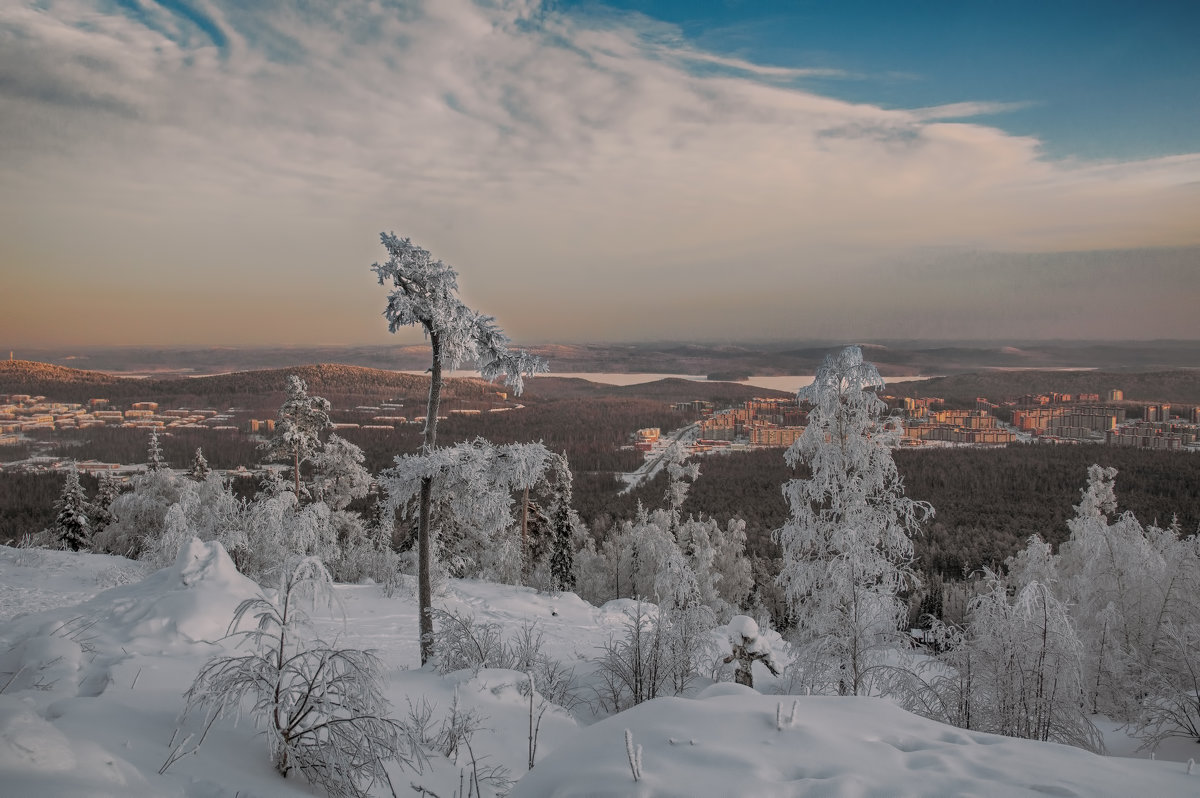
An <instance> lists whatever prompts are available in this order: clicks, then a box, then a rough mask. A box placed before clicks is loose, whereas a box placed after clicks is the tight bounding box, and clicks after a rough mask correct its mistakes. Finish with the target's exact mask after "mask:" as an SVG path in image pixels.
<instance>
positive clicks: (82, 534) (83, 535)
mask: <svg viewBox="0 0 1200 798" xmlns="http://www.w3.org/2000/svg"><path fill="white" fill-rule="evenodd" d="M54 509H55V517H54V537H55V539H57V540H58V542H59V545H61V546H62V547H63V548H65V549H70V550H71V551H80V550H83V549H87V548H88V547H89V546H90V545H91V534H90V531H89V527H90V522H89V520H88V503H87V496H86V495H85V494H84V492H83V486H82V485H80V484H79V471H78V470H77V469H76V468H75V464H74V463H72V464H71V467H70V468H68V469H67V479H66V482H65V483H63V489H62V493H60V494H59V496H58V501H57V502H55V504H54Z"/></svg>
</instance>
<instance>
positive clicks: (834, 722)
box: [0, 542, 1200, 798]
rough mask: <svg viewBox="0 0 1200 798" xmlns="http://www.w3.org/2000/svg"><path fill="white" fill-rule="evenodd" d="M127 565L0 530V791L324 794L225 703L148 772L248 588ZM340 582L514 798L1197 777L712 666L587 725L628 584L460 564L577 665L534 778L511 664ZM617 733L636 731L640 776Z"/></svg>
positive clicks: (344, 606)
mask: <svg viewBox="0 0 1200 798" xmlns="http://www.w3.org/2000/svg"><path fill="white" fill-rule="evenodd" d="M141 576H142V572H141V569H140V566H139V565H138V564H136V563H131V562H129V561H126V560H121V559H120V558H114V557H102V556H98V555H89V554H74V553H69V552H38V551H28V550H16V549H8V548H0V618H3V619H4V620H0V795H3V796H4V798H23V797H24V796H29V797H30V798H33V797H34V796H38V797H40V796H62V797H63V798H69V797H71V796H109V795H111V796H164V797H167V796H181V797H182V796H187V797H188V798H201V797H203V798H247V797H248V796H259V797H260V798H275V797H282V796H289V795H314V794H318V793H316V792H315V791H314V789H313V788H312V787H310V786H308V785H306V784H305V783H304V781H303V780H302V779H301V778H300V777H291V778H288V779H286V780H285V779H283V778H281V777H279V776H278V775H276V773H275V772H274V771H273V770H272V768H271V765H270V763H269V761H268V755H267V748H266V742H265V741H264V740H263V738H262V736H261V735H260V734H258V733H257V732H256V730H255V729H254V728H253V724H252V722H251V721H250V720H249V719H248V718H243V719H242V722H241V723H240V725H236V726H235V725H234V723H233V722H232V721H228V720H222V721H218V722H217V723H216V724H215V725H214V726H213V728H212V729H211V730H210V731H209V733H208V735H207V738H206V739H205V741H204V743H203V745H202V746H200V747H199V748H198V749H194V753H190V754H187V755H185V756H183V757H182V758H180V759H179V760H178V761H175V762H174V763H173V764H171V765H170V767H169V768H167V769H166V770H165V772H164V773H161V774H160V772H159V771H160V769H162V768H163V765H164V764H165V763H166V762H167V761H168V759H169V757H170V755H171V752H172V751H173V750H175V749H174V748H173V744H172V737H173V736H175V740H174V743H175V744H178V743H179V741H180V739H181V738H182V737H183V736H184V735H185V734H186V733H188V732H199V731H202V730H201V729H194V728H190V727H188V723H185V724H184V726H185V728H184V729H182V730H181V732H180V734H179V735H176V728H177V725H178V724H179V720H178V716H179V713H180V711H181V710H182V708H183V706H184V699H183V693H184V691H185V690H186V689H187V688H188V687H189V686H190V684H191V682H192V680H193V678H194V677H195V675H196V673H197V671H198V670H199V668H200V667H201V666H202V665H203V664H204V663H205V662H206V661H207V660H208V659H209V658H210V657H211V656H213V655H214V654H218V653H228V652H231V651H240V650H238V649H234V648H233V646H232V644H231V643H229V642H227V641H226V642H221V641H219V640H218V639H217V638H219V637H220V636H221V635H222V634H223V632H224V631H225V629H226V627H227V625H228V623H229V621H230V619H231V617H232V614H233V609H234V607H235V606H236V605H237V603H238V602H239V601H241V600H242V599H243V598H247V597H250V596H253V595H255V593H256V591H257V587H256V586H255V585H254V584H253V583H252V582H250V581H249V580H246V579H244V578H243V577H242V576H241V575H239V574H238V573H237V572H236V570H235V569H234V568H233V566H232V563H231V562H230V561H229V559H228V557H227V556H226V555H225V553H224V551H223V550H222V549H220V547H219V546H218V545H217V544H215V543H213V544H200V543H199V542H194V543H193V544H192V545H191V546H188V547H185V548H184V550H183V552H181V555H180V557H179V558H178V559H177V560H176V562H175V564H174V565H172V566H171V567H169V568H165V569H163V570H161V571H158V572H155V573H152V574H150V575H149V576H147V577H145V578H144V579H141ZM138 580H140V581H138ZM336 593H337V596H338V598H339V600H340V605H341V610H340V612H339V613H338V615H337V617H336V618H334V619H327V620H322V621H320V622H319V627H320V632H321V634H322V635H323V636H325V637H326V638H327V639H329V638H333V637H335V636H336V637H337V639H338V643H339V645H344V646H353V647H360V648H372V649H375V650H376V651H377V653H378V654H379V655H380V656H381V657H382V659H383V660H384V662H385V663H386V665H387V673H386V685H385V688H386V694H387V697H388V699H389V700H390V701H391V703H392V705H393V708H394V712H395V715H396V717H397V718H398V719H401V720H404V719H407V718H409V717H410V715H417V716H420V715H421V714H422V713H424V712H426V711H427V712H428V713H429V717H430V725H431V726H433V727H436V726H438V725H440V724H441V723H442V721H443V719H444V718H445V717H446V715H447V713H448V712H449V711H450V707H451V706H452V705H453V704H454V702H455V700H456V697H457V702H458V709H459V712H460V713H464V714H465V713H474V716H475V717H476V718H477V719H478V725H479V726H480V728H479V730H478V731H476V732H475V734H474V736H473V738H472V740H471V743H472V746H471V748H472V752H473V755H474V757H475V759H476V761H477V762H478V763H479V764H480V765H481V766H484V767H497V766H499V767H501V768H504V769H506V770H507V771H508V774H509V776H510V778H512V779H514V780H515V779H520V781H518V782H517V783H516V784H515V786H513V787H512V795H514V796H559V795H561V796H567V795H571V796H580V795H611V796H619V795H620V796H623V795H640V796H651V795H654V796H666V795H670V796H707V795H712V796H724V795H734V794H738V795H755V796H807V795H839V796H840V795H911V796H924V795H980V796H983V795H988V796H991V795H1062V796H1068V795H1078V796H1102V795H1113V796H1124V795H1134V794H1139V795H1147V796H1149V795H1154V796H1174V795H1179V796H1185V795H1186V796H1195V795H1197V794H1200V769H1197V772H1196V773H1195V774H1194V775H1188V774H1187V772H1186V770H1187V767H1186V765H1184V764H1182V763H1179V762H1167V761H1157V762H1152V761H1149V760H1148V759H1141V760H1135V759H1127V758H1117V757H1098V756H1095V755H1092V754H1088V753H1086V752H1083V751H1080V750H1077V749H1073V748H1068V747H1065V746H1060V745H1053V744H1041V743H1033V742H1028V741H1023V740H1012V739H1008V738H1003V737H996V736H992V735H986V734H978V733H973V732H966V731H963V730H961V729H955V728H952V727H948V726H943V725H940V724H937V723H934V722H931V721H928V720H925V719H922V718H918V717H915V716H913V715H909V714H907V713H905V712H903V711H901V710H899V709H897V708H895V707H894V706H892V705H890V704H888V703H886V702H884V701H881V700H877V699H866V698H857V699H838V698H826V697H800V698H792V697H789V696H777V695H760V694H758V693H755V692H753V691H750V690H748V689H746V688H742V687H737V686H734V685H732V684H726V683H721V684H716V685H712V686H709V687H707V688H705V689H703V690H701V692H700V693H699V694H698V696H697V698H694V699H676V698H668V699H657V700H654V701H651V702H648V703H645V704H642V705H640V706H638V707H636V708H634V709H633V710H629V711H627V712H624V713H621V714H619V715H617V716H613V717H610V718H608V719H605V720H601V721H600V722H597V723H591V721H592V720H593V717H592V713H591V712H590V710H589V709H588V708H587V699H588V698H589V697H594V693H593V692H592V691H590V690H589V685H590V684H594V683H593V682H592V679H591V667H592V666H591V665H590V663H589V661H588V660H589V658H591V657H593V656H595V655H596V653H597V649H598V647H599V646H601V645H602V644H603V643H604V642H605V641H606V640H608V639H609V637H610V636H611V635H613V634H616V633H618V632H619V631H620V630H621V629H622V628H623V625H624V623H625V621H626V616H625V614H624V612H625V611H626V610H628V609H629V607H628V604H629V602H613V603H610V604H608V605H605V607H603V608H596V607H592V606H591V605H588V604H586V603H585V602H583V601H581V600H579V599H578V598H577V597H575V596H574V595H569V594H568V595H560V596H547V595H544V594H538V593H536V592H535V591H533V590H531V589H528V588H514V587H507V586H501V585H493V584H488V583H481V582H469V581H461V582H460V581H452V582H450V583H449V584H448V585H447V587H446V589H445V591H444V593H443V594H442V596H441V597H440V598H439V599H438V600H437V602H436V603H438V604H439V606H442V607H445V608H446V609H447V610H450V611H458V612H460V613H469V614H471V615H473V616H474V618H475V619H476V621H477V622H481V623H495V624H498V625H499V626H500V627H501V628H502V629H503V630H504V632H505V633H507V634H512V633H515V632H516V631H518V630H519V629H520V628H521V627H522V625H523V624H526V623H529V622H536V624H537V629H538V630H539V631H540V632H541V634H542V637H543V650H544V651H545V652H546V653H547V654H549V655H550V656H551V657H553V658H555V659H558V660H560V661H562V663H563V664H564V665H565V666H566V667H567V668H574V669H575V674H576V678H577V682H578V686H577V690H576V695H577V697H578V699H579V701H578V704H577V707H576V710H575V715H574V716H573V715H572V714H571V713H569V712H567V711H566V710H563V709H560V708H555V707H550V708H547V710H546V713H545V714H544V715H542V718H541V723H540V727H539V728H538V736H537V765H536V767H535V768H534V770H533V771H532V772H530V773H529V774H528V775H526V771H527V767H528V756H529V750H528V749H529V699H528V697H527V695H528V694H527V691H526V690H525V687H524V686H525V680H526V678H527V677H526V676H525V675H524V674H522V673H518V672H517V671H512V670H499V669H484V670H480V671H479V672H478V673H474V672H471V671H459V672H455V673H451V674H448V675H446V676H441V675H439V674H438V673H436V672H435V671H433V670H432V669H419V668H417V667H416V662H417V657H418V654H417V651H418V649H417V640H416V627H417V624H416V607H415V603H414V601H413V600H412V599H411V597H409V596H406V595H401V596H399V597H396V598H391V599H389V598H386V597H384V596H383V595H382V593H381V591H380V589H379V588H378V587H376V586H373V585H354V586H338V588H337V590H336ZM343 614H344V620H343V617H342V615H343ZM764 673H765V672H764ZM763 684H764V685H765V687H764V689H770V687H771V682H769V681H768V680H763ZM793 704H794V706H795V714H794V717H793V715H792V713H793ZM189 722H191V721H189ZM589 723H591V725H587V724H589ZM626 729H628V730H629V731H630V732H631V736H632V740H633V744H634V746H635V749H636V746H641V748H642V762H641V768H642V778H641V780H640V781H638V782H636V783H635V782H634V780H633V776H632V772H631V769H630V763H629V760H628V756H627V751H626V738H625V730H626ZM182 750H184V751H189V750H193V748H192V746H187V747H185V748H184V749H182ZM469 766H470V761H469V758H468V757H467V754H466V753H465V752H460V753H459V754H458V755H457V761H453V760H452V759H451V758H447V757H444V756H433V757H431V758H430V760H429V762H428V763H427V764H426V765H425V766H424V767H423V768H422V771H421V772H415V771H412V770H401V769H400V768H399V767H394V768H392V772H391V777H392V782H393V786H394V788H395V790H396V793H397V794H398V795H406V794H412V795H415V794H417V793H416V792H415V787H419V788H423V789H425V790H427V791H429V792H431V793H433V794H436V795H438V796H442V798H448V797H449V796H452V795H455V794H456V792H458V791H459V790H460V789H463V788H464V785H465V784H466V781H465V777H466V775H468V774H469V773H470V769H469ZM522 776H524V778H521V777H522ZM483 789H484V794H485V795H488V794H492V793H493V792H494V790H493V789H492V787H490V786H489V785H488V784H486V783H485V784H483ZM376 793H377V794H381V795H382V794H387V791H386V788H383V789H382V791H380V790H379V789H377V790H376Z"/></svg>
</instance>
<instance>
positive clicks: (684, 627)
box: [654, 551, 717, 695]
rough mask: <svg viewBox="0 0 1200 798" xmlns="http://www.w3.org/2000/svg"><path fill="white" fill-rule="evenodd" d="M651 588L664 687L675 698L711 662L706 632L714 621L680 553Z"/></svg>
mask: <svg viewBox="0 0 1200 798" xmlns="http://www.w3.org/2000/svg"><path fill="white" fill-rule="evenodd" d="M654 587H655V592H656V594H657V598H658V618H657V623H658V626H659V635H660V636H661V638H662V648H663V657H664V665H663V667H664V668H665V670H666V673H667V679H668V683H669V684H670V686H671V688H672V689H673V691H674V692H675V694H676V695H678V694H680V693H682V692H684V691H685V690H686V689H687V688H688V687H689V686H690V685H691V683H692V680H693V679H695V677H696V675H697V673H698V672H699V670H700V667H701V665H702V664H703V663H704V662H705V661H710V660H711V654H712V643H711V640H710V639H709V632H710V631H712V629H713V628H714V627H715V626H716V625H717V619H716V616H715V615H714V614H713V611H712V608H710V607H709V606H708V605H707V604H705V603H704V601H703V599H702V597H701V595H700V585H699V582H698V581H697V579H696V572H695V571H693V570H692V568H691V566H690V565H688V562H687V558H686V557H684V555H683V553H682V552H679V551H676V552H673V553H672V555H671V557H670V558H669V559H668V560H667V562H666V567H665V568H663V570H662V571H660V572H659V574H658V577H657V579H656V580H655V585H654Z"/></svg>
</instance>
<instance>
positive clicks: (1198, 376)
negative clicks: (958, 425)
mask: <svg viewBox="0 0 1200 798" xmlns="http://www.w3.org/2000/svg"><path fill="white" fill-rule="evenodd" d="M1113 388H1118V389H1120V390H1121V391H1123V392H1124V394H1125V401H1127V402H1180V403H1187V402H1192V403H1195V401H1196V397H1197V396H1200V369H1177V370H1173V371H1154V372H1144V373H1141V372H1124V371H1025V370H1021V371H983V372H979V373H976V374H955V375H953V376H949V377H934V378H932V379H929V380H920V381H917V382H889V383H888V386H887V390H886V393H889V394H892V395H893V396H940V397H941V398H943V399H945V400H946V405H947V406H948V407H955V408H973V407H974V406H975V397H977V396H983V397H986V398H987V399H988V400H989V401H992V402H996V403H999V402H1004V401H1013V400H1016V399H1018V398H1019V397H1021V396H1023V395H1025V394H1038V393H1048V392H1051V391H1054V392H1057V393H1069V394H1079V393H1095V394H1099V395H1100V398H1101V400H1103V399H1104V396H1105V394H1106V393H1107V392H1108V391H1109V390H1111V389H1113Z"/></svg>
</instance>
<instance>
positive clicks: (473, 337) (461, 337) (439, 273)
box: [371, 233, 546, 664]
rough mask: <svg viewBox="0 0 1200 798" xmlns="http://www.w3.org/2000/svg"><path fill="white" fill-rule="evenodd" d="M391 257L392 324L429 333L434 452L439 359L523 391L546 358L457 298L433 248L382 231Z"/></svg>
mask: <svg viewBox="0 0 1200 798" xmlns="http://www.w3.org/2000/svg"><path fill="white" fill-rule="evenodd" d="M380 241H381V243H382V244H383V246H384V248H385V249H386V250H387V252H388V259H387V260H386V261H385V262H383V263H375V264H374V265H372V266H371V269H372V271H374V272H375V274H376V276H377V277H378V278H379V284H380V285H388V284H390V285H391V291H389V293H388V302H387V307H386V308H385V309H384V312H383V315H384V317H385V318H386V319H387V321H388V330H389V331H390V332H393V333H394V332H396V331H397V330H399V329H400V328H401V327H412V326H420V327H421V328H422V330H423V331H424V333H425V337H426V338H427V339H428V340H429V346H430V349H431V350H432V365H431V367H430V378H429V401H428V404H427V406H426V410H425V439H424V442H423V444H422V453H424V454H426V455H429V454H432V453H433V451H434V449H435V447H436V446H437V416H438V406H439V404H440V402H441V392H442V367H443V366H449V367H450V368H457V367H458V366H459V365H460V364H462V363H463V362H465V361H468V360H473V361H475V363H476V365H477V366H478V368H479V371H480V372H481V373H482V375H483V377H484V379H487V380H494V379H496V378H498V377H503V378H504V381H505V383H506V384H508V385H510V386H512V388H513V392H514V393H516V394H518V395H519V394H520V393H521V390H522V388H523V387H524V378H525V377H526V376H532V375H533V374H537V373H539V372H542V371H545V370H546V363H545V362H544V361H542V360H541V359H539V358H536V357H534V356H533V355H531V354H529V353H528V352H524V351H521V350H510V349H509V339H508V337H507V336H506V335H505V334H504V333H503V331H501V329H500V328H499V327H497V326H496V320H495V319H494V318H492V317H491V316H485V315H483V314H480V313H477V312H475V311H473V310H471V309H470V308H468V307H467V306H466V305H464V304H463V303H462V301H461V300H460V299H459V298H458V273H457V272H455V271H454V269H452V268H450V267H449V266H447V265H446V264H445V263H443V262H442V261H441V260H437V259H435V258H434V257H433V255H431V254H430V252H429V251H428V250H425V249H422V248H421V247H418V246H417V245H415V244H413V243H412V241H410V240H409V239H407V238H398V237H397V236H396V234H395V233H381V234H380ZM432 499H433V478H432V476H429V477H426V478H424V479H423V481H422V483H421V491H420V499H419V508H418V516H417V608H418V611H419V615H420V629H421V662H422V664H424V663H425V662H426V661H427V660H428V659H429V657H430V656H431V655H432V654H433V618H432V616H431V615H430V610H431V609H432V608H433V588H432V583H431V573H430V569H431V566H432V563H433V546H432V540H431V539H430V526H429V513H430V508H431V506H432Z"/></svg>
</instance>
